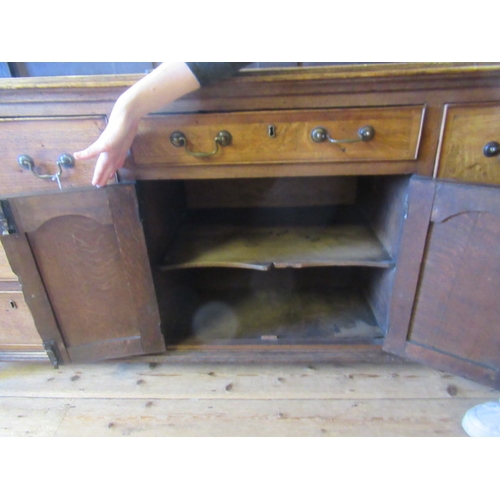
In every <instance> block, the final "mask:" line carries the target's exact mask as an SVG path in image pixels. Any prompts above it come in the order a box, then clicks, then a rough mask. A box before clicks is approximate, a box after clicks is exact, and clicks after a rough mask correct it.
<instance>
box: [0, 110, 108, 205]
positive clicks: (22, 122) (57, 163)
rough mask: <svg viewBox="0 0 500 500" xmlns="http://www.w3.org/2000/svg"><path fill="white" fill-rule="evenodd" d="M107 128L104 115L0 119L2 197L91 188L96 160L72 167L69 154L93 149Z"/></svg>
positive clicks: (80, 162) (78, 163) (0, 180)
mask: <svg viewBox="0 0 500 500" xmlns="http://www.w3.org/2000/svg"><path fill="white" fill-rule="evenodd" d="M105 125H106V122H105V118H104V117H103V116H93V117H87V116H85V117H70V118H67V117H49V118H37V117H34V118H19V119H16V118H9V119H7V118H3V119H1V118H0V196H12V195H18V194H24V193H33V192H46V191H58V190H59V189H60V187H61V188H62V189H68V188H73V187H81V186H91V181H92V176H93V171H94V166H95V159H91V160H88V161H78V162H75V163H74V164H73V165H71V157H70V158H68V156H67V155H70V156H71V155H72V153H73V152H75V151H79V150H81V149H84V148H86V147H88V146H90V144H92V143H93V142H94V141H95V140H96V139H97V138H98V137H99V135H100V134H101V132H102V131H103V130H104V128H105ZM30 162H31V163H30ZM58 174H59V175H58ZM57 177H59V181H60V185H61V186H60V187H59V183H58V182H57Z"/></svg>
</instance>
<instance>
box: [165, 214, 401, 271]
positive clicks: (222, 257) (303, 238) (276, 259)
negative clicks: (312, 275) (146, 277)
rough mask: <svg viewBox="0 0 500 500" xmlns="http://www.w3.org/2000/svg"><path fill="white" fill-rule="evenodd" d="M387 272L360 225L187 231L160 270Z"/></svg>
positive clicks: (387, 259)
mask: <svg viewBox="0 0 500 500" xmlns="http://www.w3.org/2000/svg"><path fill="white" fill-rule="evenodd" d="M353 265H359V266H373V267H390V266H393V265H394V261H393V259H392V258H391V256H390V255H389V254H388V252H387V251H386V250H385V249H384V247H383V246H382V245H381V243H380V242H379V240H378V239H377V237H376V236H375V234H374V233H372V232H371V231H370V229H369V228H368V227H366V226H364V225H361V224H360V225H354V224H343V225H339V226H326V227H325V226H314V225H312V226H308V227H302V226H270V227H261V228H260V227H252V226H250V227H238V226H236V227H235V226H229V225H207V226H204V225H188V226H185V227H183V228H182V229H181V231H180V233H179V234H178V239H177V240H176V242H175V244H174V245H173V246H172V248H170V249H169V250H168V251H167V255H166V257H165V264H164V266H162V269H164V270H169V269H183V268H190V267H208V266H210V267H241V268H248V269H258V270H263V271H264V270H267V269H269V268H270V267H276V268H284V267H294V268H300V267H309V266H313V267H315V266H353Z"/></svg>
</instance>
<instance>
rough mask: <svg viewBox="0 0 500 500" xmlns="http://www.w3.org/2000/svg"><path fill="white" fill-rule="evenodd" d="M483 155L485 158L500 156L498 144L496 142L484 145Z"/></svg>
mask: <svg viewBox="0 0 500 500" xmlns="http://www.w3.org/2000/svg"><path fill="white" fill-rule="evenodd" d="M483 154H484V156H486V157H487V158H492V157H493V156H498V155H499V154H500V144H498V142H496V141H491V142H488V144H486V145H485V146H484V148H483Z"/></svg>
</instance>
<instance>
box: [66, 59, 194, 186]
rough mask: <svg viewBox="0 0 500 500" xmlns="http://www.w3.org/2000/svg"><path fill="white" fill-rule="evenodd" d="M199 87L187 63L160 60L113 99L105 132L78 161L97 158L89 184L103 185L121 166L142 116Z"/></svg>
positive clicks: (78, 155)
mask: <svg viewBox="0 0 500 500" xmlns="http://www.w3.org/2000/svg"><path fill="white" fill-rule="evenodd" d="M199 87H200V83H199V82H198V80H197V78H196V77H195V75H194V74H193V72H192V71H191V70H190V69H189V67H188V66H187V64H186V63H183V62H173V63H170V62H169V63H163V64H161V65H160V66H158V67H157V68H156V69H155V70H153V71H152V72H151V73H149V74H148V75H146V76H145V77H144V78H142V79H141V80H139V81H138V82H137V83H135V84H134V85H132V87H130V88H129V89H127V90H126V91H125V92H124V93H123V94H122V95H121V96H120V97H119V98H118V99H117V101H116V103H115V105H114V106H113V109H112V111H111V114H110V116H109V121H108V124H107V126H106V129H105V130H104V132H103V133H102V134H101V135H100V137H99V138H98V139H97V141H95V142H94V143H93V144H91V145H90V146H89V147H88V148H86V149H84V150H82V151H78V152H76V153H74V156H75V159H77V160H88V159H90V158H95V157H98V158H97V162H96V166H95V169H94V176H93V178H92V184H93V185H94V186H104V185H105V184H106V183H107V182H108V181H109V180H110V179H111V178H112V177H113V176H114V174H115V172H116V171H117V170H118V169H119V168H120V167H121V166H122V165H123V162H124V161H125V158H126V156H127V154H128V150H129V148H130V146H131V145H132V141H133V140H134V136H135V134H136V133H137V128H138V127H139V122H140V120H141V118H143V117H144V116H146V115H147V114H148V113H151V112H152V111H155V110H157V109H160V108H162V107H163V106H166V105H167V104H169V103H171V102H172V101H174V100H176V99H178V98H179V97H182V96H183V95H185V94H187V93H189V92H192V91H194V90H196V89H198V88H199Z"/></svg>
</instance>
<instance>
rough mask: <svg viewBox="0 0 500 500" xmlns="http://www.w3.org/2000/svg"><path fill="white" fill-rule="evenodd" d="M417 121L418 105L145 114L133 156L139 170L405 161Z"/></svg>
mask: <svg viewBox="0 0 500 500" xmlns="http://www.w3.org/2000/svg"><path fill="white" fill-rule="evenodd" d="M423 116H424V107H423V106H396V107H373V108H343V109H339V108H335V109H323V110H299V111H269V112H268V111H259V112H236V113H207V114H185V115H151V116H149V117H147V118H145V119H144V120H142V122H141V124H140V127H139V131H138V135H137V136H136V139H135V141H134V143H133V145H132V155H133V159H134V162H135V164H136V165H137V166H139V167H141V166H144V167H148V166H155V167H157V166H166V167H168V166H190V165H197V166H199V165H252V164H286V163H295V164H297V163H299V164H300V163H303V164H305V163H328V162H330V163H331V162H333V163H341V162H384V161H391V162H393V161H408V160H410V161H411V160H415V159H416V158H417V155H418V148H419V142H420V134H421V127H422V121H423ZM221 132H223V133H225V132H228V133H229V136H230V137H229V140H228V142H227V144H226V145H222V143H223V141H216V140H215V138H216V137H218V136H219V134H220V133H221ZM176 134H177V135H176ZM179 134H182V135H179ZM176 137H177V140H176ZM333 141H339V142H333ZM344 141H345V142H344ZM217 142H219V143H218V144H217Z"/></svg>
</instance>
